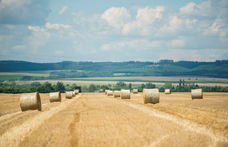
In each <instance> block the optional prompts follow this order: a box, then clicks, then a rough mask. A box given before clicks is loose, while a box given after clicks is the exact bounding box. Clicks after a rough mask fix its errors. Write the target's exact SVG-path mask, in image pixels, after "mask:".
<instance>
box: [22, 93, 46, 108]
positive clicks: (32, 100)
mask: <svg viewBox="0 0 228 147" xmlns="http://www.w3.org/2000/svg"><path fill="white" fill-rule="evenodd" d="M20 106H21V110H22V111H26V110H36V109H38V110H39V111H41V109H42V106H41V100H40V94H39V93H38V92H35V93H28V94H22V95H21V97H20Z"/></svg>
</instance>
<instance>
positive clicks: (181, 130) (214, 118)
mask: <svg viewBox="0 0 228 147" xmlns="http://www.w3.org/2000/svg"><path fill="white" fill-rule="evenodd" d="M40 97H41V101H42V111H41V112H40V111H37V110H33V111H32V110H29V111H25V112H22V111H21V109H20V94H0V146H7V147H8V146H23V147H24V146H64V147H65V146H99V147H100V146H121V147H122V146H127V147H129V146H131V147H132V146H140V147H141V146H173V147H178V146H224V147H225V146H228V93H204V95H203V99H195V100H191V93H190V92H189V93H175V92H173V93H172V94H170V95H165V93H160V102H159V103H157V104H142V93H138V94H131V99H120V98H113V96H106V95H104V94H102V93H83V94H81V93H80V94H78V95H76V96H75V97H73V98H72V99H65V94H62V102H53V103H50V102H49V94H40Z"/></svg>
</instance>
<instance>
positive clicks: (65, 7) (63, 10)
mask: <svg viewBox="0 0 228 147" xmlns="http://www.w3.org/2000/svg"><path fill="white" fill-rule="evenodd" d="M67 9H68V7H67V6H63V7H62V9H61V10H60V11H59V15H61V14H63V13H64V12H65V11H66V10H67Z"/></svg>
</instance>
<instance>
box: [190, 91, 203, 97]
mask: <svg viewBox="0 0 228 147" xmlns="http://www.w3.org/2000/svg"><path fill="white" fill-rule="evenodd" d="M191 96H192V99H203V91H202V89H192V90H191Z"/></svg>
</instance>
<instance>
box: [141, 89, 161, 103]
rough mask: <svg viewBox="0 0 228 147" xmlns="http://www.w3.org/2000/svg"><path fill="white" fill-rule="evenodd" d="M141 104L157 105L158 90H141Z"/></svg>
mask: <svg viewBox="0 0 228 147" xmlns="http://www.w3.org/2000/svg"><path fill="white" fill-rule="evenodd" d="M142 96H143V104H146V103H153V104H156V103H159V90H158V89H145V88H144V89H143V94H142Z"/></svg>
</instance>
